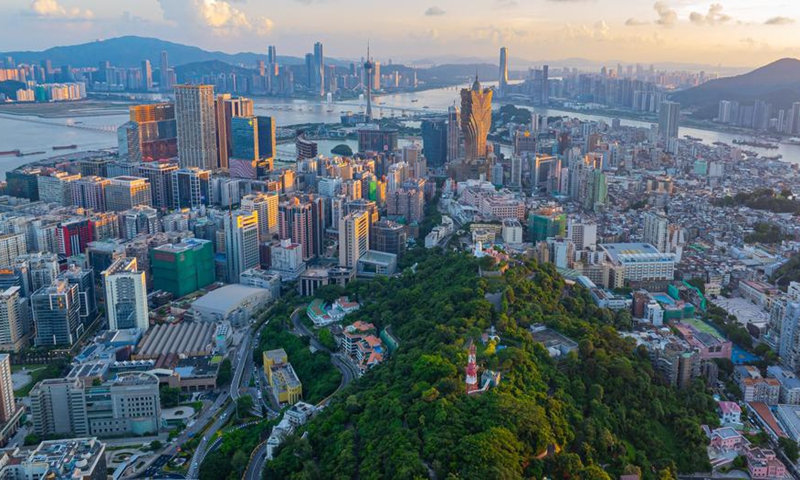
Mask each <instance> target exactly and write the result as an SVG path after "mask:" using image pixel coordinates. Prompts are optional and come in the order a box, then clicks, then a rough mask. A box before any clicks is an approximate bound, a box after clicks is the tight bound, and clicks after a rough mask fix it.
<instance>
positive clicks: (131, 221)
mask: <svg viewBox="0 0 800 480" xmlns="http://www.w3.org/2000/svg"><path fill="white" fill-rule="evenodd" d="M120 226H121V227H122V228H121V232H120V234H121V235H122V237H123V238H125V239H126V240H131V239H133V238H134V237H136V236H138V235H152V234H154V233H158V232H160V231H161V228H160V227H159V223H158V212H157V211H156V210H155V209H154V208H152V207H148V206H147V205H137V206H135V207H133V208H131V209H129V210H125V211H124V212H122V213H120Z"/></svg>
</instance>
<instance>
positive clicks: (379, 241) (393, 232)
mask: <svg viewBox="0 0 800 480" xmlns="http://www.w3.org/2000/svg"><path fill="white" fill-rule="evenodd" d="M407 243H408V233H407V232H406V227H405V226H404V225H401V224H399V223H396V222H392V221H391V220H380V221H378V222H377V223H375V224H374V225H372V226H371V227H370V249H371V250H376V251H378V252H386V253H393V254H395V255H397V257H398V258H399V257H402V256H403V254H404V253H405V252H406V244H407Z"/></svg>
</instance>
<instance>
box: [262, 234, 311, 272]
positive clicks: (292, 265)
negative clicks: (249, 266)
mask: <svg viewBox="0 0 800 480" xmlns="http://www.w3.org/2000/svg"><path fill="white" fill-rule="evenodd" d="M271 257H272V268H271V269H270V271H272V272H275V273H277V274H279V275H280V276H281V280H282V281H284V282H291V281H293V280H296V279H297V278H298V277H299V276H300V275H301V274H302V273H303V272H304V271H305V270H306V263H305V262H304V261H303V245H302V244H300V243H292V241H291V240H289V239H286V240H281V243H280V245H274V246H273V247H272V249H271Z"/></svg>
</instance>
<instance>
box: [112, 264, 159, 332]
mask: <svg viewBox="0 0 800 480" xmlns="http://www.w3.org/2000/svg"><path fill="white" fill-rule="evenodd" d="M102 276H103V286H104V289H105V302H106V316H107V317H108V329H109V330H124V329H128V328H138V329H140V330H147V329H148V328H150V311H149V309H148V308H147V282H146V279H145V273H144V272H140V271H139V270H138V268H137V265H136V259H135V258H121V259H118V260H116V261H115V262H114V263H112V264H111V266H109V267H108V269H106V270H104V271H103V273H102Z"/></svg>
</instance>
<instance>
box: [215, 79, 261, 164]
mask: <svg viewBox="0 0 800 480" xmlns="http://www.w3.org/2000/svg"><path fill="white" fill-rule="evenodd" d="M214 115H215V124H216V127H217V134H216V142H217V167H218V168H228V159H229V158H230V157H231V156H232V155H233V148H234V145H233V130H232V128H231V123H232V121H233V119H234V118H236V117H252V116H253V101H252V100H251V99H249V98H244V97H231V95H230V94H227V93H221V94H219V95H217V98H216V99H215V100H214Z"/></svg>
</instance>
